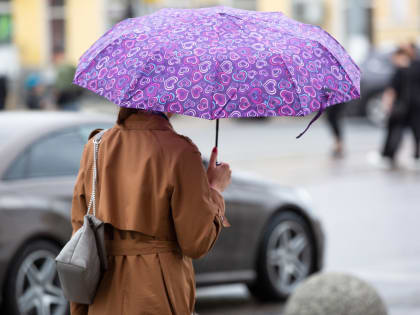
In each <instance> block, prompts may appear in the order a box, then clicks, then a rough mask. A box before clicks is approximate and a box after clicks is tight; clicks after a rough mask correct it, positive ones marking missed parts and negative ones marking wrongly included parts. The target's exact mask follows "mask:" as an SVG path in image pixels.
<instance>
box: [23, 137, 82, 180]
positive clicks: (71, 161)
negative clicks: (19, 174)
mask: <svg viewBox="0 0 420 315" xmlns="http://www.w3.org/2000/svg"><path fill="white" fill-rule="evenodd" d="M83 146H84V142H83V139H82V137H81V136H80V133H79V132H78V130H76V129H75V130H67V131H63V132H58V133H55V134H52V135H49V136H47V137H45V138H43V139H41V140H39V141H38V142H35V143H34V144H33V145H32V146H31V147H30V149H29V152H28V153H29V158H28V165H27V177H29V178H33V177H56V176H69V175H77V172H78V170H79V166H80V157H81V156H82V152H83Z"/></svg>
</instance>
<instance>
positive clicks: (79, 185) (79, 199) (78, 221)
mask: <svg viewBox="0 0 420 315" xmlns="http://www.w3.org/2000/svg"><path fill="white" fill-rule="evenodd" d="M87 146H88V145H86V146H85V149H84V150H83V154H82V159H81V161H80V169H79V174H78V175H77V179H76V184H75V186H74V191H73V201H72V208H71V225H72V227H73V234H74V233H75V232H76V231H77V230H78V229H80V228H81V227H82V225H83V217H84V216H85V214H86V211H87V206H86V194H85V177H86V175H87V170H88V169H89V166H88V152H89V150H88V149H87ZM70 313H71V315H87V314H88V305H85V304H78V303H74V302H71V303H70Z"/></svg>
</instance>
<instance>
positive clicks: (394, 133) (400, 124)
mask: <svg viewBox="0 0 420 315" xmlns="http://www.w3.org/2000/svg"><path fill="white" fill-rule="evenodd" d="M405 125H406V122H405V118H404V117H403V115H401V114H400V112H397V111H395V110H392V111H391V113H390V115H389V118H388V122H387V125H386V135H385V140H384V144H383V148H382V151H381V153H380V154H379V153H377V152H371V153H370V154H369V155H368V161H369V162H370V163H371V164H372V165H374V166H376V167H379V168H381V169H392V168H395V167H396V161H395V156H396V153H397V151H398V148H399V146H400V143H401V141H402V138H403V134H404V129H405Z"/></svg>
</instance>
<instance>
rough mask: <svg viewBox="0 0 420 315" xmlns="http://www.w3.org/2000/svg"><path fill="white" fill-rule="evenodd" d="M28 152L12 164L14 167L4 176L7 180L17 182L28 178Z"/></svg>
mask: <svg viewBox="0 0 420 315" xmlns="http://www.w3.org/2000/svg"><path fill="white" fill-rule="evenodd" d="M28 157H29V155H28V152H27V151H24V152H22V153H21V154H19V156H18V157H17V159H16V160H15V161H14V162H13V163H12V166H11V167H10V168H9V169H8V170H7V171H6V173H5V175H4V179H5V180H16V179H22V178H25V177H26V171H27V169H28Z"/></svg>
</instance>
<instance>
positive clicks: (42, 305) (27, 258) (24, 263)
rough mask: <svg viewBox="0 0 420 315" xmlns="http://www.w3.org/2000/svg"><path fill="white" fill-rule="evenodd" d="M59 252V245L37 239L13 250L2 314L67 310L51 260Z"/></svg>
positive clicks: (63, 312)
mask: <svg viewBox="0 0 420 315" xmlns="http://www.w3.org/2000/svg"><path fill="white" fill-rule="evenodd" d="M59 251H60V247H59V246H57V245H56V244H54V243H52V242H50V241H46V240H37V241H32V242H30V243H28V244H27V245H25V246H24V247H23V248H22V249H21V250H20V251H19V252H18V253H17V255H16V256H15V258H14V259H13V261H12V264H11V266H10V268H9V272H8V278H7V280H6V287H5V298H4V302H5V305H4V307H5V309H6V314H9V315H23V314H36V315H44V314H57V315H67V314H69V313H70V311H69V305H68V302H67V300H66V298H65V297H64V295H63V292H62V289H61V287H60V282H59V279H58V274H57V271H56V267H55V260H54V259H55V257H56V256H57V255H58V253H59ZM47 309H48V311H49V312H47V311H46V310H47Z"/></svg>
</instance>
